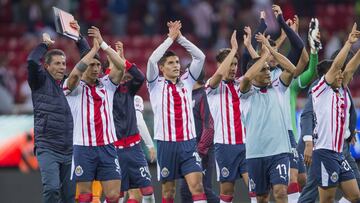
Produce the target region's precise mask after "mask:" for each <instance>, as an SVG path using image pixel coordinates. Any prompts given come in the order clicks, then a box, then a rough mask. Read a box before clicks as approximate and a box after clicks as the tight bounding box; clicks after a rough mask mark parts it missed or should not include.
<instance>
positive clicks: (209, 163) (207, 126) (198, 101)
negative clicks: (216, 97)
mask: <svg viewBox="0 0 360 203" xmlns="http://www.w3.org/2000/svg"><path fill="white" fill-rule="evenodd" d="M204 78H205V71H204V69H203V70H202V71H201V74H200V76H199V78H198V79H197V81H196V83H195V84H194V86H193V90H192V98H193V100H192V101H193V112H194V119H195V130H196V142H197V151H198V152H199V155H200V157H201V165H202V167H203V185H204V190H205V194H206V198H207V201H208V202H209V203H219V201H220V199H219V197H218V196H217V195H215V193H214V191H213V190H212V183H211V182H212V181H211V178H212V171H213V168H214V163H215V159H214V144H213V143H214V120H213V118H212V116H211V113H210V109H209V103H208V100H207V98H206V91H205V81H204ZM180 192H181V202H191V201H192V200H191V193H190V191H189V188H188V185H187V184H186V181H184V180H183V179H182V180H181V190H180Z"/></svg>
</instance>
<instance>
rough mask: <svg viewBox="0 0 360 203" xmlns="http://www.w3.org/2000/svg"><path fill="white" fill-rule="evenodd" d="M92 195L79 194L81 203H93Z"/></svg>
mask: <svg viewBox="0 0 360 203" xmlns="http://www.w3.org/2000/svg"><path fill="white" fill-rule="evenodd" d="M92 198H93V196H92V193H86V194H79V203H86V202H92Z"/></svg>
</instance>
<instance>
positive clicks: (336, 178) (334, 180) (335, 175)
mask: <svg viewBox="0 0 360 203" xmlns="http://www.w3.org/2000/svg"><path fill="white" fill-rule="evenodd" d="M330 179H331V181H332V182H333V183H336V182H337V181H338V179H339V175H338V174H337V173H336V172H334V173H333V174H331V177H330Z"/></svg>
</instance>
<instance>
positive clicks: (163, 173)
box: [161, 167, 170, 178]
mask: <svg viewBox="0 0 360 203" xmlns="http://www.w3.org/2000/svg"><path fill="white" fill-rule="evenodd" d="M169 173H170V172H169V169H167V168H166V167H164V168H163V169H161V176H162V177H164V178H166V177H168V176H169Z"/></svg>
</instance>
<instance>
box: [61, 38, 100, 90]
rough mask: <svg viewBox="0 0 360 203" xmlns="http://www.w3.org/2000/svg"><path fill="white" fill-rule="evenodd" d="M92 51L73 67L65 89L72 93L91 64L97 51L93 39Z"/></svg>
mask: <svg viewBox="0 0 360 203" xmlns="http://www.w3.org/2000/svg"><path fill="white" fill-rule="evenodd" d="M93 42H94V43H93V47H92V49H91V50H90V51H89V52H88V53H87V54H86V55H85V56H84V57H83V58H82V59H81V60H80V61H79V62H78V63H77V64H76V65H75V68H74V69H73V70H72V71H71V73H70V75H69V78H68V80H67V84H66V87H67V88H68V89H69V90H70V91H72V90H74V89H75V88H76V87H77V86H78V85H79V82H80V79H81V77H82V75H83V73H84V72H85V71H86V69H87V67H88V65H89V64H90V62H91V59H92V58H94V56H95V55H96V53H97V52H98V50H99V43H98V41H97V40H96V39H95V38H94V40H93Z"/></svg>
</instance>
